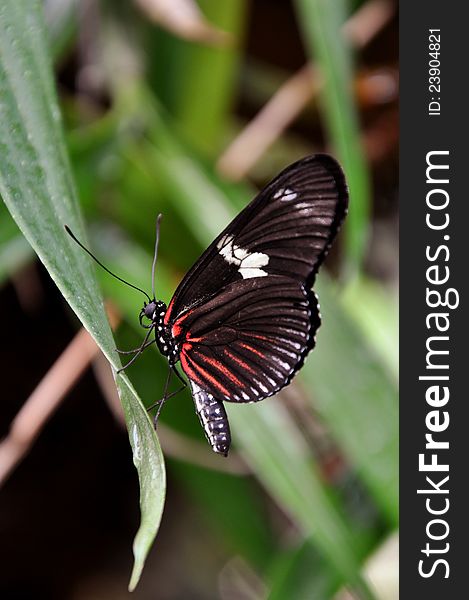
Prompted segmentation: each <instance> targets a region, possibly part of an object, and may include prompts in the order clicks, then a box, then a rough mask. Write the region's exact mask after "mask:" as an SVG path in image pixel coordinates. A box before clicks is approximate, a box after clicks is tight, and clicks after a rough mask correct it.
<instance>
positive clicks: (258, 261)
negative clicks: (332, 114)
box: [165, 154, 348, 325]
mask: <svg viewBox="0 0 469 600" xmlns="http://www.w3.org/2000/svg"><path fill="white" fill-rule="evenodd" d="M347 206H348V190H347V185H346V182H345V178H344V174H343V172H342V169H341V168H340V166H339V164H338V163H337V162H336V161H335V160H334V159H333V158H332V157H330V156H328V155H325V154H317V155H314V156H310V157H307V158H304V159H302V160H300V161H298V162H296V163H294V164H292V165H291V166H289V167H287V168H286V169H285V170H284V171H282V172H281V173H280V175H278V176H277V177H276V178H275V179H274V180H273V181H272V182H271V183H269V184H268V185H267V186H266V187H265V188H264V189H263V190H262V191H261V192H260V193H259V194H258V195H257V196H256V198H254V200H253V201H252V202H251V203H250V204H249V205H248V206H247V207H246V208H245V209H244V210H243V211H241V213H240V214H239V215H238V216H237V217H236V218H235V219H234V220H233V221H232V222H231V223H230V224H229V225H228V226H227V227H226V229H225V230H224V231H223V232H222V233H221V234H220V235H219V236H218V237H217V238H216V239H215V240H214V242H213V243H212V244H211V245H210V246H209V247H208V248H207V250H206V251H205V252H204V254H202V256H201V257H200V258H199V260H198V261H197V262H196V263H195V265H194V266H193V267H192V268H191V270H190V271H189V272H188V273H187V275H186V276H185V277H184V279H183V280H182V281H181V283H180V285H179V286H178V288H177V290H176V292H175V294H174V296H173V299H172V300H171V302H170V305H169V307H168V310H167V312H166V316H165V323H166V324H167V325H171V324H172V323H175V322H176V320H177V319H178V318H179V317H180V316H181V315H182V314H183V313H184V312H185V311H186V310H189V309H191V308H193V307H195V306H197V305H198V304H199V303H201V302H205V301H206V300H207V299H209V298H211V297H212V296H213V295H214V294H217V293H218V292H219V291H220V289H222V288H223V287H225V286H227V285H229V284H230V283H233V282H236V281H243V280H247V279H253V278H261V277H262V278H268V277H269V276H271V275H280V276H284V277H289V278H291V279H294V280H296V281H298V282H300V283H301V284H302V285H303V286H304V287H305V288H306V289H309V288H310V287H311V286H312V284H313V283H314V278H315V276H316V273H317V271H318V269H319V267H320V265H321V263H322V261H323V259H324V257H325V255H326V254H327V251H328V249H329V247H330V245H331V243H332V241H333V239H334V237H335V235H336V233H337V231H338V228H339V226H340V224H341V222H342V220H343V219H344V217H345V214H346V212H347Z"/></svg>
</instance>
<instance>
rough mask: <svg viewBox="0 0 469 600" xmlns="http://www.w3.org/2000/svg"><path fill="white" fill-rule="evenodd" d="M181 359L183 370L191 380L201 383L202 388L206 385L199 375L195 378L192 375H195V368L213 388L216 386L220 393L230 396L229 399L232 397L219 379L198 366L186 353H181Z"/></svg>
mask: <svg viewBox="0 0 469 600" xmlns="http://www.w3.org/2000/svg"><path fill="white" fill-rule="evenodd" d="M180 358H181V364H182V368H183V369H184V372H186V373H187V375H188V376H189V377H190V378H191V379H194V380H195V381H196V382H197V383H200V385H201V386H203V385H204V383H203V381H202V380H201V379H200V377H198V376H197V375H196V376H195V377H193V376H192V375H191V373H192V374H195V373H194V368H195V369H196V370H197V371H198V372H199V373H200V374H201V375H202V377H205V379H206V380H207V381H209V382H210V383H211V384H212V385H213V386H215V387H216V388H217V389H218V390H220V392H221V393H222V394H224V395H225V396H228V397H229V396H230V392H229V391H228V390H227V389H226V388H225V387H224V386H223V385H222V384H221V383H220V382H219V381H218V379H216V378H215V377H213V376H212V375H210V373H208V371H206V370H205V369H203V368H202V367H201V366H200V365H198V364H197V363H196V362H195V361H194V360H193V359H192V358H191V357H190V356H187V354H186V353H185V352H181V355H180ZM188 361H190V362H191V363H192V366H191V365H189V363H188ZM186 369H187V370H186Z"/></svg>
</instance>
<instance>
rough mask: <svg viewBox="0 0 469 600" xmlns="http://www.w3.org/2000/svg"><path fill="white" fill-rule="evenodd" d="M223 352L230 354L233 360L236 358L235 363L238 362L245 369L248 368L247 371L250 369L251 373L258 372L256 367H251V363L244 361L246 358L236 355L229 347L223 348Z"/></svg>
mask: <svg viewBox="0 0 469 600" xmlns="http://www.w3.org/2000/svg"><path fill="white" fill-rule="evenodd" d="M223 352H224V353H225V354H226V355H227V356H229V357H230V358H231V360H234V362H235V363H237V364H238V365H239V366H240V367H242V368H243V369H246V371H249V373H253V374H254V375H256V374H257V371H256V370H255V369H253V368H252V367H251V365H249V364H248V363H247V362H244V360H241V358H239V357H238V356H235V355H234V354H233V353H232V352H230V351H229V350H228V348H225V349H224V350H223Z"/></svg>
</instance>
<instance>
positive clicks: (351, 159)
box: [296, 0, 370, 270]
mask: <svg viewBox="0 0 469 600" xmlns="http://www.w3.org/2000/svg"><path fill="white" fill-rule="evenodd" d="M296 9H297V14H298V21H299V23H300V25H301V27H302V30H303V34H304V40H305V45H306V50H307V51H308V52H309V53H310V56H311V58H312V60H314V61H315V63H316V64H317V65H318V66H319V68H320V72H321V77H322V79H323V84H324V85H323V87H322V92H321V95H320V102H321V106H322V113H323V115H324V121H325V124H326V126H327V130H328V137H329V140H330V143H331V144H332V146H333V148H334V151H335V152H336V153H337V156H338V157H339V158H340V160H341V162H342V165H343V167H344V170H345V173H346V175H347V179H348V184H349V187H350V212H349V216H348V219H347V227H346V234H347V237H346V242H347V259H348V260H349V261H350V262H351V266H352V267H353V268H354V269H355V270H357V269H359V267H360V265H361V263H362V261H363V256H364V253H365V251H366V245H367V238H368V216H369V211H370V184H369V176H368V171H367V167H366V161H365V156H364V153H363V148H362V145H361V141H360V134H359V126H358V115H357V112H356V108H355V103H354V101H353V72H352V61H351V51H350V48H349V47H348V46H347V44H346V42H345V40H344V38H343V36H342V35H341V31H340V30H341V27H342V25H343V24H344V22H345V20H346V18H347V16H348V15H347V12H346V2H344V0H296Z"/></svg>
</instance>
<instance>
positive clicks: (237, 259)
mask: <svg viewBox="0 0 469 600" xmlns="http://www.w3.org/2000/svg"><path fill="white" fill-rule="evenodd" d="M233 239H234V237H233V236H232V235H225V236H223V237H222V238H221V239H220V241H219V242H218V244H217V248H218V249H219V250H220V252H219V254H220V256H222V257H223V258H224V259H225V260H226V262H227V263H229V264H230V265H236V266H237V267H239V268H238V271H239V273H240V274H241V276H242V277H243V279H250V278H251V277H266V276H267V275H268V273H267V271H264V270H263V269H261V267H265V266H266V265H268V264H269V256H268V255H267V254H263V253H262V252H249V250H247V249H245V248H241V247H240V246H237V245H236V244H233Z"/></svg>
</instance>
